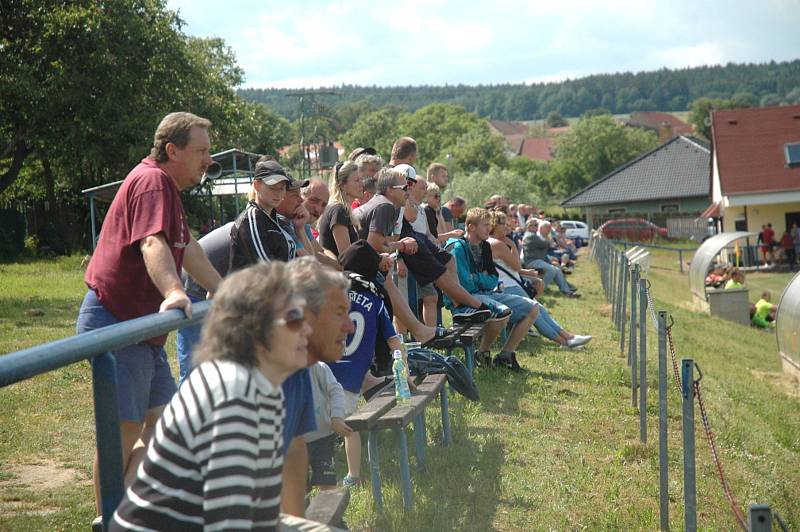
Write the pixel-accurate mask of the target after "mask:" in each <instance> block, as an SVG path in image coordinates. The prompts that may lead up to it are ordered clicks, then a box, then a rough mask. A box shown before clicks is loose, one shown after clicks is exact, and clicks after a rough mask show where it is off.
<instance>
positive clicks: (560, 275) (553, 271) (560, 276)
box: [525, 259, 572, 294]
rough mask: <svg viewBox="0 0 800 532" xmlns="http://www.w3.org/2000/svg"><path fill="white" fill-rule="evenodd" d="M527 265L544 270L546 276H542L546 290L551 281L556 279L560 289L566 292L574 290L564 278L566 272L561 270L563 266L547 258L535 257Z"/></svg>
mask: <svg viewBox="0 0 800 532" xmlns="http://www.w3.org/2000/svg"><path fill="white" fill-rule="evenodd" d="M525 267H526V268H535V269H537V270H542V271H543V272H544V277H543V278H542V282H543V283H544V288H543V289H544V290H547V285H549V284H550V281H552V280H553V279H555V281H556V284H557V285H558V289H559V290H561V291H562V292H563V293H565V294H568V293H570V292H572V289H571V288H570V287H569V285H568V284H567V280H566V279H564V272H562V271H561V268H559V267H557V266H553V265H552V264H550V263H549V262H547V261H546V260H542V259H535V260H532V261H529V262H528V263H526V264H525Z"/></svg>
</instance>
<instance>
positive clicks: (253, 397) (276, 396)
mask: <svg viewBox="0 0 800 532" xmlns="http://www.w3.org/2000/svg"><path fill="white" fill-rule="evenodd" d="M291 287H292V283H291V282H290V279H289V276H288V274H287V269H286V267H285V265H284V264H282V263H278V262H275V263H272V264H265V263H259V264H257V265H255V266H252V267H250V268H246V269H244V270H241V271H239V272H237V273H234V274H232V275H230V276H229V277H227V278H226V279H225V280H224V281H223V282H222V284H220V287H219V290H218V291H217V293H216V294H215V297H214V301H213V305H212V308H211V311H210V312H209V314H208V316H207V319H206V326H205V327H204V328H203V339H202V343H201V345H200V348H199V349H198V351H197V353H196V355H195V358H194V362H195V364H197V367H196V368H195V370H194V371H193V372H192V373H191V374H190V375H189V377H188V379H187V380H186V381H185V382H184V383H183V384H182V385H181V387H180V389H179V390H178V393H177V394H175V396H174V397H173V399H172V401H171V402H170V403H169V405H167V407H166V409H165V410H164V414H163V415H162V417H161V418H160V419H159V420H158V424H157V426H156V431H155V435H154V437H153V439H152V440H151V442H150V446H149V448H148V450H147V454H146V457H145V459H144V462H143V463H142V465H141V466H140V467H139V470H138V472H137V477H136V480H135V481H134V482H133V484H132V485H131V487H130V488H129V489H128V491H127V493H126V494H125V497H124V498H123V501H122V503H121V504H120V506H119V508H117V511H116V512H115V514H114V517H113V519H112V521H111V523H110V530H130V529H137V530H139V529H155V530H202V529H218V530H229V529H234V528H235V529H247V530H249V529H259V530H272V529H275V528H276V527H277V524H278V513H279V508H280V493H281V467H282V464H283V452H282V443H283V442H282V437H281V434H282V423H283V409H284V407H283V393H282V391H281V383H282V382H283V381H284V379H286V377H287V376H289V374H291V373H293V372H294V371H296V370H297V369H298V368H301V367H305V366H306V365H307V364H306V360H307V352H306V347H307V337H308V335H309V333H310V332H311V328H310V327H309V326H308V324H306V322H305V320H304V318H303V310H304V307H305V302H304V300H302V299H301V298H299V297H297V296H296V295H295V294H294V292H293V290H292V288H291Z"/></svg>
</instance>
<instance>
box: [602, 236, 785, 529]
mask: <svg viewBox="0 0 800 532" xmlns="http://www.w3.org/2000/svg"><path fill="white" fill-rule="evenodd" d="M625 244H627V245H630V244H629V243H625ZM591 245H592V249H591V252H590V257H591V258H592V259H593V260H595V261H596V262H597V263H598V266H599V268H600V281H601V285H602V288H603V292H604V294H605V297H606V300H607V301H608V303H610V305H611V318H612V322H613V323H614V327H615V329H616V330H617V331H618V333H619V339H620V354H625V338H626V328H628V327H629V334H628V353H627V361H628V366H629V367H630V368H631V372H630V375H631V379H630V382H631V406H633V407H634V408H637V406H638V410H639V438H640V441H641V443H642V444H646V443H647V321H648V320H647V315H648V312H649V315H650V321H651V322H652V324H653V326H654V328H655V330H656V331H657V332H658V405H659V408H658V413H659V415H658V434H659V438H658V440H659V453H658V457H659V511H660V526H661V530H669V482H668V467H667V464H668V461H667V428H668V425H667V423H668V418H667V392H668V386H667V380H668V379H667V373H668V367H667V353H668V352H669V354H670V358H671V363H672V373H673V378H674V381H675V389H676V390H677V392H678V393H679V394H680V395H681V400H682V416H681V418H682V429H683V459H684V474H683V487H684V490H683V491H684V529H685V530H687V531H694V530H696V529H697V492H696V482H695V480H696V474H695V441H694V434H695V418H694V405H695V399H696V400H697V403H698V406H699V408H700V413H701V420H702V423H703V429H704V431H705V434H706V439H707V441H708V444H709V450H710V452H711V457H712V461H713V462H714V465H715V466H716V470H717V474H718V477H719V480H720V485H721V487H722V490H723V493H724V495H725V497H726V498H727V500H728V502H729V503H730V507H731V511H732V513H733V515H734V518H735V520H736V522H737V523H738V524H739V526H740V527H741V528H742V529H743V530H746V531H750V532H757V531H763V530H771V523H772V520H773V518H774V519H775V520H776V521H777V523H778V524H779V525H780V526H781V528H783V529H784V530H786V527H785V524H784V523H783V521H782V519H781V518H780V515H779V514H778V513H777V512H774V511H772V510H770V508H769V506H767V505H758V504H753V505H750V507H749V508H748V520H747V522H746V521H745V517H744V514H743V513H742V512H741V510H740V509H739V506H738V504H737V503H736V499H735V498H734V496H733V493H732V491H731V488H730V485H729V484H728V482H727V480H726V478H725V474H724V472H723V468H722V462H721V460H720V455H719V452H718V451H717V446H716V440H715V438H714V432H713V431H712V429H711V425H710V422H709V418H708V411H707V409H706V406H705V403H704V401H703V395H702V390H701V385H700V382H701V380H702V371H700V367H699V366H698V365H697V364H696V363H695V362H694V360H692V359H691V358H685V359H681V363H680V369H679V366H678V360H677V355H676V349H675V342H674V340H673V337H672V327H673V325H674V320H673V319H672V317H671V316H670V315H669V314H668V313H667V312H666V311H664V310H659V311H658V312H656V310H655V306H654V304H653V298H652V295H651V293H650V286H651V284H650V281H649V280H648V279H646V278H645V277H643V276H642V275H641V271H640V268H639V265H638V264H637V263H636V262H635V261H630V260H629V258H628V256H627V255H626V254H625V253H624V251H620V250H619V249H617V247H616V245H615V242H614V241H610V240H606V239H595V240H593V241H592V244H591ZM670 249H673V250H674V248H670ZM628 292H630V296H629V295H628ZM637 307H638V312H637ZM656 314H658V315H657V316H656ZM668 321H669V325H668ZM637 333H638V334H637ZM637 340H638V341H637ZM695 369H696V370H697V373H698V374H699V377H698V378H697V379H695V378H694V374H695V373H694V372H695ZM637 370H638V371H637ZM637 398H638V401H637ZM637 403H638V405H637Z"/></svg>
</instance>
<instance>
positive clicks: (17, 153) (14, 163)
mask: <svg viewBox="0 0 800 532" xmlns="http://www.w3.org/2000/svg"><path fill="white" fill-rule="evenodd" d="M30 152H31V149H30V147H29V146H28V144H27V143H26V142H25V140H24V139H21V138H20V139H17V142H16V144H15V146H14V158H13V159H12V160H11V166H10V167H9V169H8V170H7V171H6V173H4V174H0V194H2V193H3V192H4V191H5V190H6V189H7V188H8V187H10V186H11V184H12V183H14V181H15V180H16V179H17V176H19V171H20V170H22V163H23V162H24V161H25V158H26V157H27V156H28V154H29V153H30Z"/></svg>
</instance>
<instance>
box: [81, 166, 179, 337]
mask: <svg viewBox="0 0 800 532" xmlns="http://www.w3.org/2000/svg"><path fill="white" fill-rule="evenodd" d="M158 233H162V234H163V235H164V237H165V238H166V241H167V244H169V247H170V250H171V251H172V257H173V259H174V260H175V265H176V268H177V271H178V272H180V271H181V267H182V266H183V252H184V249H185V248H186V246H187V245H188V244H189V242H190V241H191V236H190V233H189V226H188V224H187V223H186V214H185V213H184V211H183V204H182V203H181V196H180V192H179V191H178V188H177V187H176V186H175V183H174V182H173V181H172V179H170V177H169V176H168V175H167V174H166V172H164V171H163V170H162V169H161V168H159V167H158V166H157V164H156V162H155V161H154V160H152V159H142V162H141V163H139V165H138V166H136V168H134V169H133V170H131V173H129V174H128V176H127V177H126V178H125V181H123V183H122V186H121V187H120V188H119V191H118V192H117V195H116V196H115V197H114V201H113V202H112V203H111V207H110V208H109V209H108V214H106V218H105V221H104V222H103V228H102V230H101V231H100V238H99V239H98V241H97V248H96V249H95V251H94V255H93V256H92V260H91V262H89V267H88V269H87V270H86V277H85V281H86V284H87V286H89V288H91V289H92V290H94V291H95V292H96V293H97V297H98V299H99V300H100V302H101V303H102V304H103V306H105V307H106V309H108V311H109V312H111V314H113V315H114V316H115V317H116V318H117V319H119V320H129V319H132V318H138V317H141V316H145V315H147V314H152V313H154V312H158V307H159V306H160V305H161V302H162V301H163V300H164V298H163V296H162V295H161V293H160V292H159V291H158V289H157V288H156V286H155V285H154V284H153V281H152V280H151V279H150V276H149V275H148V273H147V269H146V268H145V265H144V258H143V257H142V252H141V251H140V250H139V241H140V240H142V239H143V238H145V237H147V236H151V235H156V234H158ZM166 338H167V337H166V336H159V337H157V338H151V339H149V340H147V342H148V343H152V344H156V345H164V342H166Z"/></svg>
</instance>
